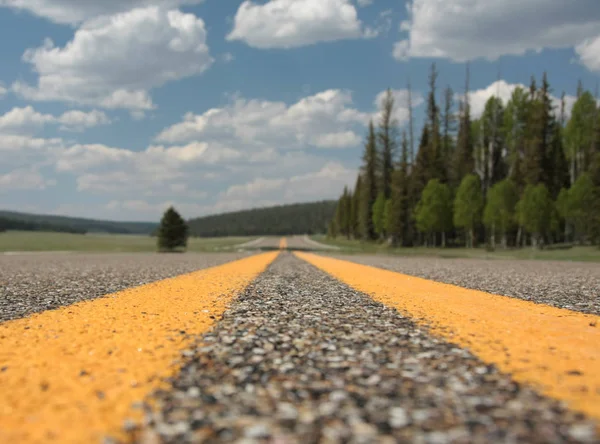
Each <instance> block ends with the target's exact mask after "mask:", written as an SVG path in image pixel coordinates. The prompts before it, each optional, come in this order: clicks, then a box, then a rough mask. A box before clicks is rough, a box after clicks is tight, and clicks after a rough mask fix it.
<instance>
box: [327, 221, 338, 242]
mask: <svg viewBox="0 0 600 444" xmlns="http://www.w3.org/2000/svg"><path fill="white" fill-rule="evenodd" d="M327 237H328V238H330V239H335V238H336V237H337V227H336V226H335V220H334V219H331V220H330V221H329V225H327Z"/></svg>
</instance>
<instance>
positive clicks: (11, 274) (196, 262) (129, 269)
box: [0, 252, 251, 322]
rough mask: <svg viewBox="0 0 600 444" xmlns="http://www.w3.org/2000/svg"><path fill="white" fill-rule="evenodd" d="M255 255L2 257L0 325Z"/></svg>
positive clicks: (42, 255)
mask: <svg viewBox="0 0 600 444" xmlns="http://www.w3.org/2000/svg"><path fill="white" fill-rule="evenodd" d="M250 254H251V253H249V252H243V253H211V254H198V253H186V254H157V253H155V254H152V253H151V254H148V253H134V254H127V253H116V254H79V253H73V254H51V253H38V254H15V255H0V322H2V321H7V320H10V319H17V318H21V317H24V316H28V315H30V314H32V313H36V312H40V311H44V310H51V309H54V308H57V307H60V306H64V305H69V304H73V303H75V302H79V301H83V300H88V299H94V298H98V297H100V296H104V295H106V294H109V293H114V292H116V291H119V290H123V289H126V288H131V287H135V286H138V285H143V284H147V283H150V282H154V281H157V280H160V279H166V278H169V277H173V276H178V275H181V274H185V273H190V272H193V271H196V270H200V269H203V268H207V267H213V266H216V265H221V264H224V263H226V262H230V261H233V260H236V259H241V258H243V257H247V256H249V255H250Z"/></svg>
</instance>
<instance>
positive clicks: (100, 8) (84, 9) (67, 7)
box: [0, 0, 202, 24]
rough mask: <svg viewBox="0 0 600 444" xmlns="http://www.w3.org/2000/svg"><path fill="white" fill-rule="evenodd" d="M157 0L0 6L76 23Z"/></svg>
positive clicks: (173, 0)
mask: <svg viewBox="0 0 600 444" xmlns="http://www.w3.org/2000/svg"><path fill="white" fill-rule="evenodd" d="M201 2H202V0H161V1H160V4H161V6H162V7H163V8H172V7H177V6H180V5H188V4H197V3H201ZM156 3H157V2H156V0H102V1H89V0H0V7H2V6H4V7H8V8H13V9H17V10H25V11H28V12H30V13H32V14H35V15H37V16H39V17H44V18H47V19H50V20H52V21H53V22H56V23H63V24H76V23H79V22H81V21H83V20H87V19H90V18H93V17H97V16H100V15H112V14H116V13H119V12H125V11H129V10H131V9H134V8H139V7H145V6H152V5H155V4H156Z"/></svg>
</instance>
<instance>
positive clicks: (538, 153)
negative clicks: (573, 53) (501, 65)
mask: <svg viewBox="0 0 600 444" xmlns="http://www.w3.org/2000/svg"><path fill="white" fill-rule="evenodd" d="M529 91H530V99H531V100H530V105H529V114H528V125H527V141H526V145H525V158H524V163H523V176H524V178H525V182H526V183H528V184H532V185H535V184H537V183H540V182H541V183H544V184H545V185H546V186H548V184H549V183H550V180H549V177H550V174H551V171H549V169H550V165H549V162H548V157H549V151H550V150H549V146H550V143H551V140H552V136H553V131H554V124H553V120H554V116H553V114H552V100H551V97H550V86H549V84H548V79H547V76H546V73H544V76H543V79H542V86H541V88H540V89H539V90H538V89H537V88H536V83H535V79H534V78H532V79H531V86H530V90H529Z"/></svg>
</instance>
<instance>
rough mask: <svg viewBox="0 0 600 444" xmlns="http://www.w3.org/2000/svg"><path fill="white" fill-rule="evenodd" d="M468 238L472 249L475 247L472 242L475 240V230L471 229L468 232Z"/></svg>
mask: <svg viewBox="0 0 600 444" xmlns="http://www.w3.org/2000/svg"><path fill="white" fill-rule="evenodd" d="M469 237H470V238H471V239H470V243H471V245H470V247H471V248H473V247H474V245H475V242H474V240H475V230H474V229H473V228H472V227H471V229H470V230H469Z"/></svg>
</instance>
